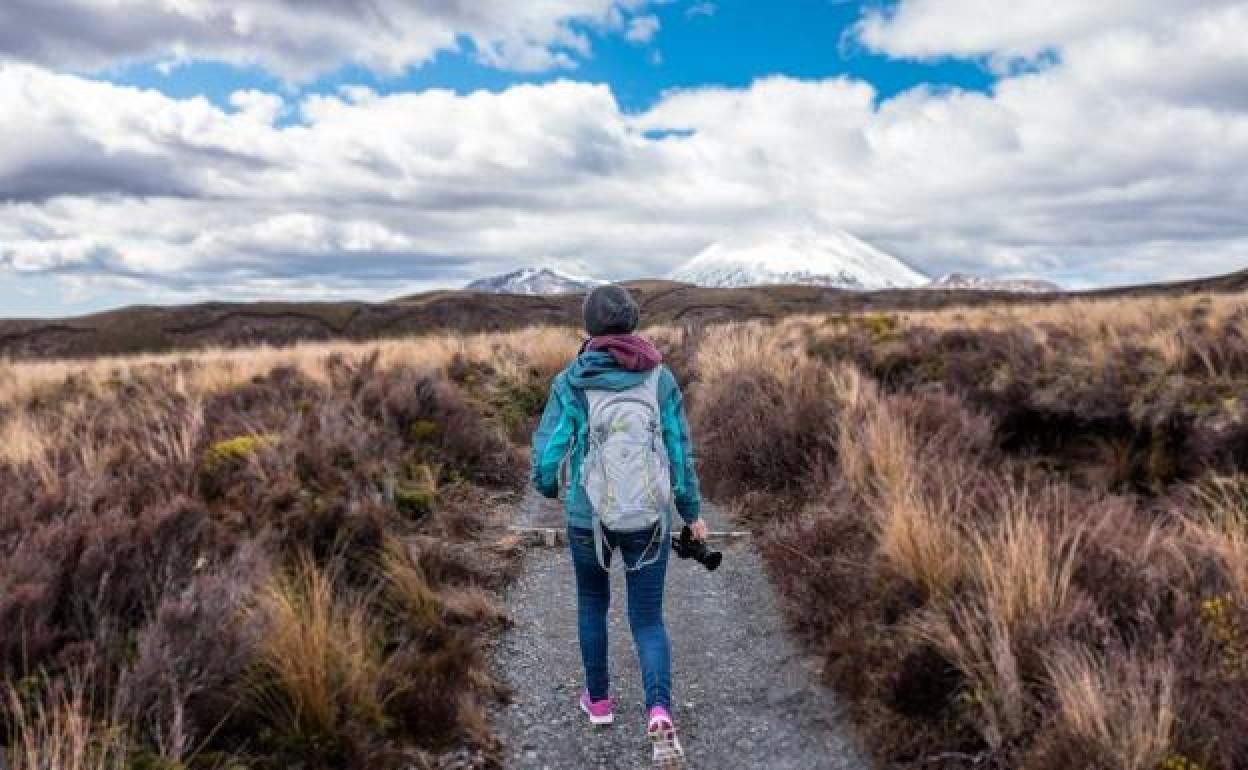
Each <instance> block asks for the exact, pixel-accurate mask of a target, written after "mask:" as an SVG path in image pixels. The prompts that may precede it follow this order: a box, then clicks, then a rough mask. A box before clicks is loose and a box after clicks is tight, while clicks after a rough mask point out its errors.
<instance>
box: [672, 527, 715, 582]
mask: <svg viewBox="0 0 1248 770" xmlns="http://www.w3.org/2000/svg"><path fill="white" fill-rule="evenodd" d="M672 550H673V551H675V552H676V555H677V556H679V557H680V558H682V559H693V560H694V561H696V562H697V563H699V564H701V565H702V566H703V567H706V568H707V570H709V571H711V572H714V571H715V570H716V569H718V568H719V564H720V562H722V561H723V560H724V555H723V554H722V553H720V552H719V551H716V550H714V549H712V548H711V547H710V546H709V545H707V544H706V543H705V542H703V541H701V540H694V539H693V532H692V531H690V529H689V528H688V527H685V528H684V529H682V530H681V531H680V537H673V538H672Z"/></svg>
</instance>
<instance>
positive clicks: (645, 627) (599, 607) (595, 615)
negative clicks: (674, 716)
mask: <svg viewBox="0 0 1248 770" xmlns="http://www.w3.org/2000/svg"><path fill="white" fill-rule="evenodd" d="M655 537H656V536H655V535H654V533H652V532H650V531H646V532H637V533H615V532H608V533H607V544H609V545H611V546H614V547H615V548H617V549H618V550H619V552H620V554H621V555H622V556H623V557H624V563H625V564H628V565H633V564H637V563H638V561H639V560H641V559H642V557H643V555H644V556H645V558H647V559H649V558H650V557H652V556H653V555H654V548H655V547H658V548H660V551H659V558H658V561H656V562H655V563H653V564H651V565H649V566H646V567H643V568H641V569H639V570H635V571H629V572H627V573H626V579H627V581H628V624H629V626H630V627H631V628H632V630H633V641H634V642H635V643H636V645H637V657H638V659H639V661H640V663H641V681H642V685H643V686H644V687H645V690H646V708H647V709H649V708H652V707H654V706H663V707H664V708H666V709H669V710H670V709H671V707H672V649H671V645H670V644H669V642H668V640H667V627H666V626H665V625H664V624H663V581H664V580H665V579H666V577H667V557H668V552H669V551H671V548H672V543H671V540H670V538H664V541H663V542H662V543H659V544H652V541H653V540H654V539H655ZM568 544H569V547H570V548H571V550H572V566H573V567H574V568H575V570H576V597H577V632H578V634H579V636H580V640H581V662H582V663H584V665H585V684H586V687H587V688H588V689H589V697H591V698H593V699H594V700H602V699H603V698H605V697H607V608H608V607H609V606H610V604H611V583H610V573H609V572H607V571H606V570H604V569H603V568H602V567H601V566H600V565H599V564H598V556H597V554H596V553H595V551H594V533H593V531H592V530H588V529H582V528H581V527H571V526H570V527H568ZM647 545H650V546H651V547H650V549H649V550H646V546H647ZM604 551H606V549H605V548H604ZM643 552H644V553H643ZM614 555H615V554H614V552H607V553H605V557H606V558H605V561H606V562H607V566H611V557H612V556H614Z"/></svg>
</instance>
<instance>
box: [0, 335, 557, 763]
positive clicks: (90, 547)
mask: <svg viewBox="0 0 1248 770" xmlns="http://www.w3.org/2000/svg"><path fill="white" fill-rule="evenodd" d="M236 355H239V356H241V355H242V354H241V353H240V354H236ZM265 355H267V356H268V357H267V359H264V360H267V362H268V363H267V364H261V363H258V362H257V361H256V360H251V359H248V364H247V367H248V368H247V371H248V372H249V374H248V375H247V376H246V377H237V378H228V377H222V376H221V375H220V373H217V372H214V373H212V374H211V375H210V374H209V373H206V372H203V371H201V369H202V367H205V366H209V364H208V363H206V362H201V361H200V360H197V359H195V358H190V357H188V358H181V359H176V360H169V361H162V360H156V361H152V362H150V363H147V364H145V365H141V366H140V365H135V366H129V365H124V364H121V365H119V370H122V371H124V374H118V375H117V376H112V375H110V376H100V377H86V376H84V375H82V374H80V373H78V372H76V371H72V370H71V371H69V372H67V373H66V374H65V380H64V381H63V382H57V381H55V380H52V381H49V382H47V383H45V384H44V385H42V386H40V388H39V389H38V391H37V396H36V395H31V396H28V397H26V399H25V401H24V402H19V401H17V400H14V399H13V398H12V397H10V395H9V394H6V393H0V403H3V404H5V405H6V406H5V410H6V411H5V412H4V416H3V419H0V432H3V433H4V434H5V436H6V437H8V438H12V439H15V440H16V439H18V438H20V439H21V441H22V442H23V443H22V444H21V445H20V446H19V445H14V446H12V447H9V448H8V449H6V450H5V452H4V453H3V454H2V455H0V674H2V677H0V678H3V680H4V681H7V682H15V683H23V682H38V683H41V684H40V685H39V687H37V688H35V690H33V691H30V692H28V691H26V690H19V689H13V691H12V692H10V693H8V694H7V695H3V696H0V698H3V699H4V701H5V703H4V705H3V707H0V746H4V745H6V744H7V745H9V746H11V747H12V748H11V751H10V754H11V755H12V759H11V762H10V764H13V765H15V766H18V767H30V768H36V767H37V768H41V769H42V768H53V767H55V768H57V770H62V769H63V768H77V767H83V768H87V767H90V768H105V767H119V768H120V767H146V768H153V769H155V768H162V770H173V768H178V769H180V770H189V769H190V768H201V767H202V768H209V767H211V768H220V767H230V766H232V763H242V764H243V765H245V766H247V767H252V768H285V767H290V766H296V765H300V764H302V765H303V766H308V767H312V766H315V767H326V768H331V767H365V766H367V767H375V768H381V769H382V770H384V769H385V768H387V767H394V768H399V767H403V768H408V767H413V766H415V767H425V766H429V767H432V766H434V765H436V763H437V762H438V759H437V758H438V756H439V754H440V753H441V752H450V751H461V752H462V750H463V749H465V748H467V749H469V750H470V752H469V753H470V754H471V753H473V752H475V755H476V756H477V758H478V763H479V764H481V765H488V764H490V763H491V762H493V763H496V762H497V758H498V745H497V742H496V741H495V740H494V739H493V737H492V736H491V735H490V733H489V731H488V730H487V729H486V727H485V725H484V721H483V716H482V714H483V710H484V708H485V705H486V703H487V702H488V701H489V700H490V699H492V698H496V697H498V695H499V692H498V691H497V689H496V686H495V685H494V684H493V682H492V679H491V677H490V675H489V673H488V669H487V666H486V664H485V660H484V656H483V653H482V645H483V643H484V634H485V632H486V631H488V630H490V629H496V628H498V627H500V625H501V624H503V623H505V618H504V616H503V614H502V612H501V611H500V610H499V609H498V607H497V605H495V604H494V603H493V601H492V599H491V596H490V594H489V593H488V592H489V591H493V590H497V589H499V588H501V587H502V585H503V584H504V583H505V581H506V579H507V576H508V575H509V574H510V570H509V568H508V564H509V563H510V562H509V559H510V556H511V554H510V552H509V551H507V550H506V549H502V550H498V549H494V548H493V546H492V545H491V542H492V540H493V539H496V538H495V536H494V535H493V534H492V532H494V531H496V526H495V523H494V522H492V520H491V518H490V512H491V511H492V510H494V509H495V508H496V505H497V500H498V498H499V497H501V496H508V495H511V494H513V493H514V492H515V490H516V489H517V488H518V485H519V483H520V481H521V480H522V479H523V477H524V467H523V454H522V452H521V451H520V450H519V449H518V448H517V447H516V446H515V445H513V443H512V442H510V441H509V440H508V437H507V433H506V431H507V426H506V425H505V424H504V423H503V421H501V420H499V419H497V418H496V417H495V416H492V415H491V412H490V410H489V408H488V407H487V406H486V405H483V404H481V403H480V402H479V401H478V400H476V398H475V396H474V394H473V393H472V392H469V391H468V390H465V389H462V388H461V387H460V386H458V385H456V384H455V383H454V382H452V381H451V380H450V379H448V377H447V375H446V374H444V373H443V370H442V369H441V364H440V363H439V361H438V359H437V358H436V356H434V357H431V359H430V361H429V365H422V364H421V362H420V361H419V360H418V359H417V360H403V359H399V358H396V356H395V355H394V352H393V351H392V350H389V351H388V352H387V356H386V357H385V359H384V360H383V357H382V352H381V350H370V349H368V348H361V349H359V350H355V351H339V352H335V353H332V354H330V355H328V356H326V357H323V358H321V359H320V360H319V362H318V361H316V360H314V359H309V358H306V357H303V356H302V354H299V353H298V352H295V353H290V354H283V353H279V352H269V353H266V354H265ZM497 363H500V364H501V363H503V362H497ZM545 365H546V364H545V363H544V360H543V363H542V366H545ZM83 366H84V367H86V368H85V369H84V371H93V370H92V369H90V367H92V366H93V365H92V364H89V363H87V364H84V365H83ZM123 367H124V369H123ZM518 367H520V365H519V364H512V365H511V367H509V368H508V370H509V371H510V370H511V368H518ZM483 385H484V386H485V387H491V388H492V387H494V386H495V383H493V382H485V383H483ZM505 386H506V385H505V384H503V385H502V387H505ZM482 549H485V551H488V556H486V555H480V556H476V555H474V554H475V553H476V552H477V551H478V550H482ZM85 670H89V671H90V679H89V683H87V684H82V683H80V682H79V680H80V679H81V677H80V676H79V675H78V674H77V673H76V672H80V671H85ZM75 688H77V689H75ZM0 751H2V749H0ZM71 754H72V756H70V755H71ZM42 755H46V756H47V757H50V758H51V759H46V760H45V759H37V757H39V756H42ZM49 763H50V764H49ZM240 766H241V765H240Z"/></svg>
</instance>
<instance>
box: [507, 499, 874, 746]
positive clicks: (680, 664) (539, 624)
mask: <svg viewBox="0 0 1248 770" xmlns="http://www.w3.org/2000/svg"><path fill="white" fill-rule="evenodd" d="M557 514H558V509H557V508H554V507H553V506H550V505H549V504H546V503H545V501H541V502H539V501H537V500H533V499H530V500H527V501H526V502H525V503H524V504H522V505H521V506H520V509H519V510H518V511H517V516H516V519H517V522H518V523H520V524H522V525H524V526H545V525H547V524H549V523H550V519H551V517H552V516H555V515H557ZM707 518H708V523H709V524H710V525H711V528H712V529H713V530H719V529H724V528H726V527H725V523H726V522H725V521H724V520H723V517H722V515H721V514H719V513H718V512H716V511H710V512H708V515H707ZM556 520H557V521H561V518H559V519H556ZM724 552H725V555H724V564H723V566H722V567H721V568H720V569H719V570H718V571H717V572H714V573H708V572H706V571H705V570H704V569H703V568H702V567H701V566H700V565H697V564H693V563H691V562H687V561H683V560H680V559H677V558H675V556H673V558H672V562H671V565H670V566H669V568H668V586H667V597H666V615H667V623H668V632H669V634H670V636H671V639H672V657H673V660H672V668H673V672H674V677H673V699H674V712H675V717H676V723H677V727H678V728H679V729H680V732H681V739H682V741H683V742H684V744H685V748H686V751H687V752H688V754H689V767H690V768H716V770H730V769H731V768H768V769H770V770H787V769H789V768H792V770H798V769H799V768H800V770H819V769H822V768H828V769H835V770H844V769H848V768H864V769H865V768H868V767H869V765H867V764H866V763H865V762H864V761H863V760H862V758H861V755H860V754H859V753H858V752H857V751H856V750H855V749H854V748H853V745H852V743H851V740H850V739H849V738H848V737H847V734H846V728H845V726H844V722H843V719H842V716H841V712H840V710H839V709H838V707H837V705H836V702H835V700H834V698H833V696H832V695H831V693H830V692H829V691H827V690H826V689H825V688H823V687H822V686H820V685H819V684H818V680H819V676H818V671H817V664H815V663H814V662H812V661H811V660H809V659H808V658H807V657H806V656H804V655H802V654H801V653H800V652H799V651H798V649H797V648H796V646H795V645H794V644H793V642H792V641H791V640H790V639H789V638H788V637H787V635H786V633H785V631H784V621H783V619H782V617H781V614H780V608H779V607H778V606H777V602H776V598H775V596H774V595H773V593H772V591H771V588H770V586H769V584H768V583H767V580H766V577H765V575H764V573H763V568H762V565H761V564H760V563H759V560H758V558H757V556H756V555H755V554H754V553H753V552H752V551H751V550H750V547H749V543H748V542H744V543H734V544H731V545H727V546H724ZM507 601H508V607H509V609H510V611H511V613H512V615H513V617H514V618H515V621H516V626H515V628H514V629H512V630H511V631H509V632H508V633H507V634H505V635H504V637H503V639H502V640H501V641H500V642H499V645H498V648H497V650H496V665H497V666H498V669H499V675H500V676H501V677H502V678H503V679H504V680H505V681H507V682H508V683H509V684H510V685H511V686H512V688H514V690H515V693H516V697H515V700H514V702H513V703H512V704H511V705H509V706H506V707H503V708H501V709H500V710H499V712H498V713H497V714H496V715H495V720H496V725H497V727H498V730H499V732H500V734H501V735H502V736H503V738H504V740H506V741H507V743H508V747H509V751H510V759H509V761H508V762H507V767H508V768H518V769H520V768H522V769H526V770H527V769H530V768H532V769H541V770H572V769H573V768H576V769H577V770H580V769H581V768H640V767H648V766H649V748H648V744H647V742H646V740H645V736H644V735H643V730H644V727H645V716H644V702H643V697H642V693H641V687H640V681H639V680H640V676H639V674H638V670H637V655H636V651H635V649H634V647H633V641H632V635H631V634H630V633H629V630H628V620H627V617H626V615H625V608H626V607H627V598H626V596H625V593H624V580H623V576H622V575H621V574H619V573H614V574H613V575H612V597H611V601H612V605H611V616H610V634H611V643H610V645H611V646H610V660H611V687H612V697H613V698H614V699H615V701H616V721H615V724H614V725H612V726H610V727H605V728H593V727H591V726H590V725H588V724H587V721H586V720H585V719H584V717H583V716H582V714H581V713H580V711H579V710H578V709H577V708H576V698H577V696H578V695H579V693H580V690H581V687H582V686H583V684H582V673H581V665H580V654H579V648H578V646H577V639H576V589H575V584H574V582H573V576H572V565H571V561H570V558H569V556H568V554H567V551H566V546H561V547H558V548H544V547H534V548H531V549H530V550H529V551H528V553H527V554H526V556H525V565H524V570H523V572H522V575H521V577H520V578H519V580H518V581H517V582H516V584H515V586H513V588H512V589H511V590H510V592H509V594H508V597H507Z"/></svg>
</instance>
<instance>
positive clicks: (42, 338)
mask: <svg viewBox="0 0 1248 770" xmlns="http://www.w3.org/2000/svg"><path fill="white" fill-rule="evenodd" d="M622 285H624V286H627V287H628V288H629V289H630V290H631V291H633V293H634V295H635V296H636V297H637V301H638V302H639V303H640V304H641V306H642V313H643V318H644V322H645V323H647V324H683V323H718V322H723V321H739V320H747V319H762V320H775V319H780V318H783V317H785V316H787V315H793V314H810V313H853V312H861V311H870V312H875V313H880V312H892V311H905V310H925V309H936V308H942V307H951V306H974V305H976V304H978V303H982V302H986V301H992V302H994V303H1003V302H1009V303H1015V302H1016V303H1027V302H1050V301H1060V300H1062V299H1066V298H1071V297H1080V298H1087V299H1111V298H1115V297H1162V296H1182V295H1185V294H1197V293H1221V294H1226V293H1234V292H1248V270H1241V271H1239V272H1236V273H1230V274H1227V275H1221V276H1216V277H1212V278H1200V279H1195V280H1189V281H1181V282H1177V283H1154V284H1145V285H1140V286H1120V287H1114V288H1106V289H1096V290H1093V291H1072V292H1066V293H1062V294H1056V295H1053V294H1041V295H1036V294H1017V293H1003V292H984V291H979V290H968V289H949V288H943V289H939V288H937V289H922V288H920V289H888V290H882V291H847V290H843V289H837V288H831V287H818V286H760V287H755V288H750V289H714V288H700V287H696V286H691V285H689V284H688V283H677V282H674V281H660V280H646V281H628V282H625V283H624V284H622ZM580 305H581V300H580V297H578V296H577V295H575V294H552V295H545V296H526V295H518V294H487V293H483V292H478V291H456V290H444V291H433V292H428V293H425V294H416V295H412V296H408V297H401V298H398V299H395V300H392V301H390V302H247V303H241V302H239V303H230V302H210V303H204V304H198V305H182V306H176V307H150V306H138V307H128V308H119V309H117V310H109V311H106V312H103V313H95V314H92V315H87V316H80V317H77V318H67V319H55V320H52V319H49V320H34V319H30V320H9V321H6V320H0V365H3V362H2V359H4V358H12V359H47V358H70V357H86V356H100V355H115V354H124V353H148V352H162V351H174V350H186V351H192V350H197V349H201V348H205V347H222V346H224V347H235V346H244V345H258V344H269V345H290V344H294V343H297V342H306V341H316V340H331V339H343V340H370V339H380V338H385V337H399V336H405V335H412V334H427V333H433V332H448V331H449V332H463V333H469V332H481V331H502V330H507V329H517V328H521V327H525V326H534V325H541V324H550V325H564V326H579V324H580V318H581V307H580Z"/></svg>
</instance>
